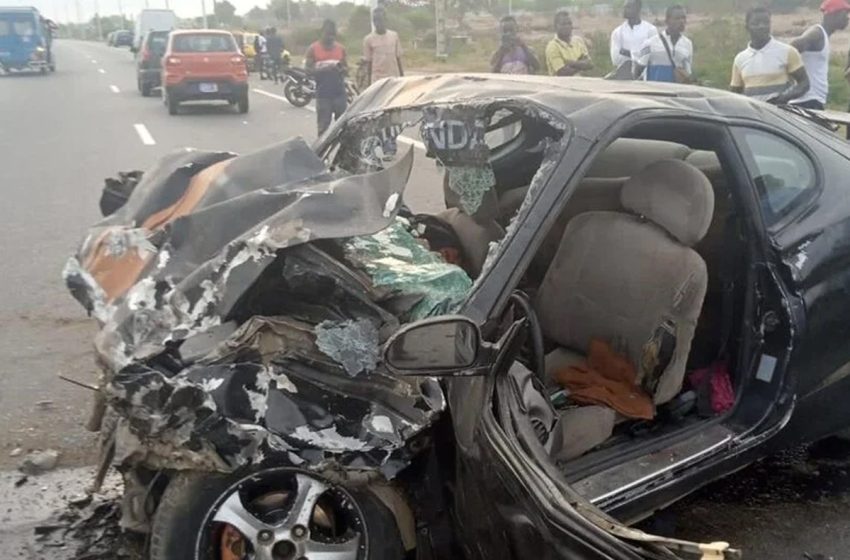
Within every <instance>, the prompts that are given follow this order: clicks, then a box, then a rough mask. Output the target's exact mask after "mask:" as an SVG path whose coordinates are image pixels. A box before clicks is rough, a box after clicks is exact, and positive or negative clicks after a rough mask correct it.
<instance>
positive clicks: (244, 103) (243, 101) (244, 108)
mask: <svg viewBox="0 0 850 560" xmlns="http://www.w3.org/2000/svg"><path fill="white" fill-rule="evenodd" d="M238 105H239V112H240V113H241V114H243V115H244V114H245V113H247V112H248V110H249V109H250V108H251V103H250V102H249V101H248V94H247V93H246V94H243V95H242V96H241V97H240V98H239V102H238Z"/></svg>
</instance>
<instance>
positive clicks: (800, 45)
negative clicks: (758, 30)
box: [791, 0, 850, 111]
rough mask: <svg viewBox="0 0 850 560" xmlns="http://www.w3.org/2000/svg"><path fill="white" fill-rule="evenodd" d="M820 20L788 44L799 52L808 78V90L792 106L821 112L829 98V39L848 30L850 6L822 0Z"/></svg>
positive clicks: (841, 0)
mask: <svg viewBox="0 0 850 560" xmlns="http://www.w3.org/2000/svg"><path fill="white" fill-rule="evenodd" d="M820 10H821V12H823V21H822V22H821V23H820V24H819V25H813V26H811V27H809V28H808V29H807V30H806V32H805V33H803V34H802V35H801V36H800V37H797V38H796V39H794V40H793V41H791V46H792V47H794V48H795V49H797V51H799V53H800V56H801V57H802V59H803V66H805V67H806V73H807V74H808V75H809V91H807V92H806V93H805V94H804V95H803V96H802V97H800V98H799V99H795V100H794V101H793V102H792V103H793V104H794V105H797V106H800V107H804V108H806V109H818V110H821V111H822V110H823V109H824V108H826V101H827V99H828V97H829V57H830V55H831V54H832V53H831V51H830V48H829V38H830V37H831V36H832V34H833V33H835V32H836V31H841V30H843V29H847V24H848V14H850V4H848V3H847V0H824V2H823V3H822V4H821V6H820Z"/></svg>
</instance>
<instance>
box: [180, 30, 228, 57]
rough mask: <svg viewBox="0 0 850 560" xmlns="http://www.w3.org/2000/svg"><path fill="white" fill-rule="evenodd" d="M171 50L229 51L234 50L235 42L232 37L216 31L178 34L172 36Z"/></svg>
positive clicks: (185, 51)
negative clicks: (214, 32) (213, 32)
mask: <svg viewBox="0 0 850 560" xmlns="http://www.w3.org/2000/svg"><path fill="white" fill-rule="evenodd" d="M173 50H174V52H182V53H191V52H200V53H208V52H230V51H235V50H236V44H235V43H234V42H233V37H231V36H229V35H220V34H218V33H216V34H212V33H210V34H196V35H178V36H176V37H174V45H173Z"/></svg>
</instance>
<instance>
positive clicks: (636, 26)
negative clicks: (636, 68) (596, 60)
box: [611, 0, 658, 74]
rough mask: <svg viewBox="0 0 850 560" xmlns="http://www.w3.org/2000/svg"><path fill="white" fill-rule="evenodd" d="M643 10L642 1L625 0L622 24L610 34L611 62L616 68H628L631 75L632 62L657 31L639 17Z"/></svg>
mask: <svg viewBox="0 0 850 560" xmlns="http://www.w3.org/2000/svg"><path fill="white" fill-rule="evenodd" d="M642 10H643V2H642V0H626V3H625V5H624V6H623V17H624V18H626V21H624V22H623V24H622V25H620V26H619V27H618V28H617V29H615V30H614V31H613V32H612V33H611V62H612V63H613V64H614V67H615V68H617V70H618V74H619V70H620V68H623V67H628V70H629V74H631V70H632V68H631V63H632V60H633V59H634V58H635V57H636V56H637V54H638V53H639V52H640V50H641V48H642V47H643V45H644V43H646V41H647V40H648V39H650V38H651V37H654V36H656V35H658V29H656V28H655V26H654V25H652V24H651V23H649V22H648V21H644V20H643V19H641V17H640V13H641V11H642Z"/></svg>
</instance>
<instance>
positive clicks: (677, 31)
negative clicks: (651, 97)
mask: <svg viewBox="0 0 850 560" xmlns="http://www.w3.org/2000/svg"><path fill="white" fill-rule="evenodd" d="M666 23H667V28H666V29H664V30H662V31H661V33H659V34H658V35H656V36H654V37H650V38H649V39H647V40H646V41H645V42H644V44H643V46H642V47H641V49H640V51H638V53H637V54H636V56H635V60H634V72H635V78H636V79H638V78H641V77H643V79H645V80H647V81H651V82H678V83H690V82H691V81H692V79H691V74H692V72H693V60H694V45H693V43H692V42H691V40H690V39H688V38H687V37H685V36H684V35H683V33H684V32H685V25H686V23H687V14H686V13H685V8H683V7H682V6H679V5H675V6H670V7H669V8H667V18H666Z"/></svg>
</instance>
